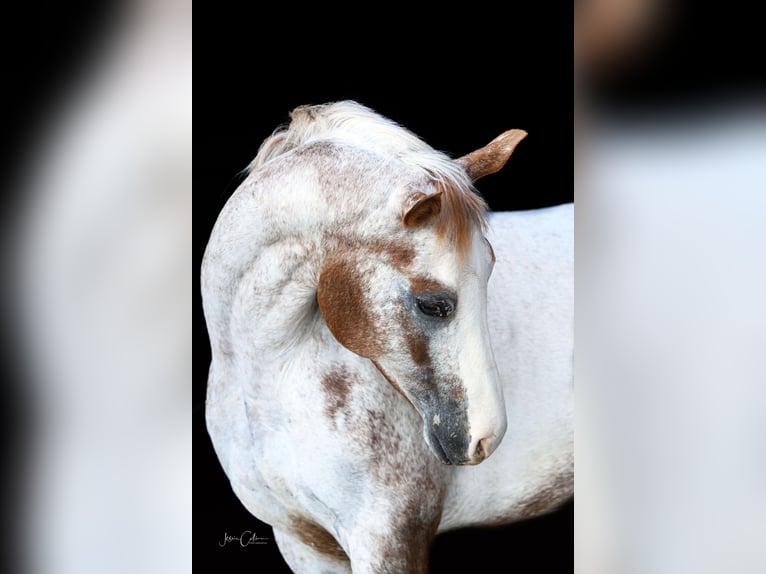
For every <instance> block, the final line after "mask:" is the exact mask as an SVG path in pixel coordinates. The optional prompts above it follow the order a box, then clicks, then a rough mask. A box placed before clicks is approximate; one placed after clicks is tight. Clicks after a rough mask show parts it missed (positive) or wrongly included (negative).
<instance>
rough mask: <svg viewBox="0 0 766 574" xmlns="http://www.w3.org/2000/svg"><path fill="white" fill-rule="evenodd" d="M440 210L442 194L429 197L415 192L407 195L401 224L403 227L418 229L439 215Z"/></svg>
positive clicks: (438, 193) (433, 194) (438, 192)
mask: <svg viewBox="0 0 766 574" xmlns="http://www.w3.org/2000/svg"><path fill="white" fill-rule="evenodd" d="M441 209H442V192H441V191H437V192H436V193H432V194H431V195H426V194H425V193H423V192H420V191H416V192H414V193H412V194H411V195H409V196H408V197H407V199H406V200H405V202H404V206H403V208H402V223H404V226H405V227H419V226H421V225H423V224H424V223H425V222H426V221H428V220H429V219H432V218H434V217H436V216H437V215H439V212H440V211H441Z"/></svg>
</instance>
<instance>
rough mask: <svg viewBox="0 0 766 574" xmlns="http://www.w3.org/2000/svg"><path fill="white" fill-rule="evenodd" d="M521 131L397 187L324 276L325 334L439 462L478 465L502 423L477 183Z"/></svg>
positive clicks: (489, 262)
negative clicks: (361, 361) (419, 429)
mask: <svg viewBox="0 0 766 574" xmlns="http://www.w3.org/2000/svg"><path fill="white" fill-rule="evenodd" d="M525 135H526V134H525V133H524V132H522V131H520V130H512V131H510V132H506V133H505V134H503V135H502V136H500V137H499V138H497V139H496V140H494V141H493V142H492V143H490V144H489V145H487V146H485V147H484V148H481V149H479V150H477V151H475V152H473V153H471V154H468V155H466V156H464V157H462V158H460V159H458V160H452V159H449V158H446V156H444V159H445V162H449V166H448V168H447V169H446V170H442V173H441V174H440V175H438V176H435V175H434V174H430V175H428V174H426V175H422V176H420V177H415V176H412V177H410V178H404V179H402V180H400V181H398V182H397V183H395V184H392V188H393V189H392V191H391V193H390V195H389V196H388V197H387V198H386V200H385V202H384V203H383V204H382V207H381V209H379V212H378V213H377V218H376V219H375V223H370V222H369V221H368V222H365V223H364V224H362V225H361V226H360V229H359V231H358V232H357V235H356V236H355V239H354V240H348V239H347V240H346V241H339V242H336V243H335V245H334V247H333V248H332V249H331V250H330V251H329V252H328V254H327V256H326V258H325V261H324V262H323V265H322V267H321V272H320V275H319V283H318V289H317V301H318V304H319V309H320V312H321V314H322V316H323V318H324V320H325V323H326V325H327V327H328V328H329V330H330V332H331V333H332V334H333V336H334V337H335V339H337V341H338V342H340V343H341V344H342V345H343V346H345V347H346V348H347V349H349V350H350V351H352V352H354V353H356V354H358V355H360V356H362V357H365V358H367V359H369V360H371V361H372V362H373V364H374V365H375V367H376V368H377V370H378V371H379V372H380V373H381V374H382V375H383V377H384V378H385V379H386V380H387V381H388V383H389V384H390V385H391V386H392V387H394V389H396V390H397V391H398V392H399V393H400V394H401V395H402V396H403V397H404V398H405V399H406V400H407V401H409V403H410V404H411V405H412V406H413V407H414V408H415V410H416V411H417V412H418V413H419V414H420V416H421V418H422V420H423V429H424V435H425V439H426V441H427V443H428V445H429V446H430V448H431V450H432V452H433V453H434V454H435V455H436V457H437V458H438V459H439V460H440V461H441V462H443V463H445V464H460V465H463V464H478V463H480V462H482V461H483V460H485V459H486V458H487V457H489V455H490V454H491V453H492V452H493V451H494V450H495V449H496V448H497V446H498V445H499V444H500V441H501V440H502V438H503V435H504V433H505V430H506V426H507V422H506V414H505V404H504V399H503V393H502V385H501V382H500V380H499V373H498V370H497V367H496V364H495V359H494V356H493V352H492V347H491V343H490V337H489V330H488V325H487V283H488V281H489V277H490V274H491V272H492V267H493V265H494V254H493V251H492V247H491V245H490V244H489V242H488V241H487V239H486V238H485V237H484V227H485V204H484V202H483V201H482V200H481V198H480V197H479V196H478V195H477V194H476V193H474V191H473V189H472V182H473V181H475V180H477V179H478V178H480V177H482V176H484V175H487V174H489V173H493V172H494V171H497V170H498V169H500V168H501V167H502V166H503V165H504V164H505V162H506V161H507V159H508V157H509V156H510V154H511V153H512V151H513V149H514V147H515V145H516V144H517V143H518V141H520V140H521V139H522V138H523V137H524V136H525ZM407 173H410V172H407Z"/></svg>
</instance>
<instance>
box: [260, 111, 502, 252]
mask: <svg viewBox="0 0 766 574" xmlns="http://www.w3.org/2000/svg"><path fill="white" fill-rule="evenodd" d="M290 120H291V121H290V122H289V124H286V125H283V126H281V127H279V128H278V129H277V130H276V131H275V132H274V133H273V134H272V135H271V136H269V137H268V138H266V140H265V141H264V142H263V143H262V144H261V147H260V148H259V150H258V153H257V155H256V156H255V159H253V161H252V162H251V163H250V166H249V168H248V170H249V171H250V172H252V171H254V170H256V169H258V168H259V167H261V166H262V165H264V164H265V163H267V162H269V161H270V160H272V159H274V158H275V157H278V156H280V155H282V154H285V153H287V152H289V151H291V150H293V149H295V148H298V147H300V146H303V145H306V144H308V143H312V142H315V141H319V140H329V139H332V140H335V141H343V142H347V143H351V144H354V145H356V146H359V147H361V148H365V149H369V150H371V151H374V152H378V153H381V154H384V155H387V156H392V157H395V158H397V159H399V160H400V161H402V162H404V163H406V164H408V165H410V166H413V167H415V168H417V169H419V170H421V171H422V172H423V173H425V174H427V175H428V176H429V177H430V178H431V180H432V181H433V182H434V184H435V185H436V187H437V189H438V190H439V191H441V192H442V206H441V212H440V214H439V216H438V218H437V219H436V231H437V233H438V234H439V236H441V237H445V238H447V239H448V240H449V241H450V242H451V243H452V245H453V246H454V247H455V248H456V249H457V250H458V251H459V252H460V253H461V254H462V253H465V251H466V250H467V249H468V246H469V245H470V241H471V232H472V229H473V228H475V227H478V228H479V229H481V230H482V232H484V231H486V218H485V215H486V211H487V205H486V203H485V202H484V200H483V199H482V198H481V196H480V195H479V194H478V193H477V192H476V190H475V188H474V186H473V182H472V181H471V179H470V178H469V177H468V175H467V174H466V173H465V170H464V169H463V168H462V167H461V166H460V165H458V163H457V162H455V161H454V160H453V159H451V158H450V157H449V156H448V155H446V154H445V153H443V152H440V151H437V150H435V149H433V148H432V147H431V146H429V145H428V144H427V143H425V142H424V141H423V140H422V139H420V138H419V137H418V136H416V135H415V134H413V133H412V132H411V131H409V130H408V129H406V128H404V127H402V126H401V125H399V124H397V123H396V122H394V121H392V120H390V119H388V118H385V117H383V116H381V115H380V114H378V113H376V112H374V111H373V110H371V109H370V108H368V107H366V106H363V105H361V104H359V103H357V102H354V101H350V100H347V101H341V102H334V103H329V104H321V105H310V106H300V107H298V108H296V109H294V110H293V111H292V112H291V113H290Z"/></svg>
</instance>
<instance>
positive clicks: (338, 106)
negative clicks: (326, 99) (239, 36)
mask: <svg viewBox="0 0 766 574" xmlns="http://www.w3.org/2000/svg"><path fill="white" fill-rule="evenodd" d="M525 135H526V133H525V132H523V131H521V130H510V131H507V132H505V133H503V134H501V135H500V136H499V137H498V138H496V139H495V140H493V141H492V142H490V143H489V144H488V145H486V146H484V147H483V148H480V149H478V150H476V151H474V152H472V153H469V154H467V155H465V156H463V157H461V158H458V159H452V158H450V157H449V156H448V155H446V154H444V153H442V152H439V151H437V150H434V149H433V148H432V147H430V146H429V145H428V144H426V143H425V142H424V141H423V140H421V139H420V138H418V137H417V136H416V135H414V134H413V133H412V132H410V131H409V130H407V129H406V128H404V127H402V126H400V125H398V124H397V123H395V122H394V121H392V120H390V119H388V118H385V117H383V116H381V115H379V114H377V113H376V112H374V111H373V110H371V109H369V108H367V107H365V106H363V105H361V104H359V103H357V102H354V101H341V102H333V103H329V104H322V105H312V106H301V107H299V108H297V109H295V110H293V111H292V113H291V121H290V123H289V124H288V125H286V126H283V127H281V128H278V129H277V131H275V132H274V133H273V134H272V135H271V136H270V137H268V138H267V139H266V140H265V141H264V142H263V143H262V145H261V147H260V149H259V150H258V153H257V155H256V157H255V159H254V160H253V161H252V163H251V164H250V166H249V170H248V173H247V175H246V177H245V179H244V180H243V181H242V183H241V184H240V185H239V187H238V188H237V190H236V191H235V192H234V194H233V195H232V197H231V198H230V199H229V200H228V202H227V203H226V205H225V206H224V208H223V209H222V211H221V212H220V214H219V216H218V219H217V220H216V223H215V225H214V227H213V230H212V232H211V235H210V239H209V242H208V245H207V247H206V250H205V254H204V258H203V262H202V267H201V288H202V296H203V310H204V314H205V320H206V324H207V327H208V333H209V338H210V344H211V356H212V360H211V364H210V370H209V377H208V390H207V399H206V423H207V428H208V433H209V435H210V437H211V440H212V443H213V446H214V449H215V451H216V455H217V457H218V459H219V461H220V463H221V466H222V468H223V470H224V472H225V473H226V475H227V477H228V478H229V481H230V484H231V487H232V489H233V491H234V493H235V494H236V496H237V497H238V498H239V500H240V501H241V502H242V504H243V505H244V507H245V508H246V509H247V510H248V511H249V512H250V513H252V514H253V515H254V516H256V517H257V518H258V519H260V520H261V521H264V522H266V523H268V524H270V525H271V526H272V528H273V530H274V538H275V540H276V543H277V545H278V547H279V549H280V552H281V553H282V556H283V557H284V559H285V561H286V562H287V564H288V565H289V566H290V568H291V569H292V570H293V571H295V572H297V573H314V572H332V573H335V572H339V573H340V572H346V573H347V572H351V571H353V572H354V573H355V574H358V573H397V574H400V573H402V572H413V573H423V572H427V568H428V552H429V546H430V543H431V541H432V540H433V539H434V537H435V536H436V535H437V534H438V533H440V532H444V531H447V530H451V529H457V528H462V527H468V526H487V525H500V524H507V523H510V522H514V521H517V520H523V519H526V518H530V517H533V516H537V515H540V514H543V513H546V512H549V511H552V510H554V509H555V508H557V507H558V506H560V505H561V504H562V503H563V502H565V501H567V500H568V499H569V498H570V497H571V496H572V492H573V436H572V435H573V432H572V429H573V389H572V385H573V383H572V369H573V356H572V352H573V269H572V264H573V261H572V260H573V254H572V243H573V207H572V205H571V204H567V205H561V206H555V207H551V208H545V209H540V210H531V211H525V212H507V213H494V214H488V213H487V211H488V210H487V206H486V204H485V202H484V201H483V199H482V198H481V197H480V196H479V195H478V193H477V192H476V189H475V186H474V183H475V181H476V180H478V179H479V178H481V177H483V176H485V175H488V174H490V173H494V172H496V171H497V170H499V169H501V168H502V167H503V165H504V164H505V163H506V161H507V160H508V158H509V156H510V155H511V153H512V152H513V150H514V148H515V147H516V145H517V144H518V142H519V141H521V139H523V137H524V136H525ZM491 274H492V280H491V281H490V275H491Z"/></svg>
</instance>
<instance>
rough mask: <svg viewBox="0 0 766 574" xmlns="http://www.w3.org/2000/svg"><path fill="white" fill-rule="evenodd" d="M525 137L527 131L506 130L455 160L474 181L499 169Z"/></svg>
mask: <svg viewBox="0 0 766 574" xmlns="http://www.w3.org/2000/svg"><path fill="white" fill-rule="evenodd" d="M525 137H527V132H525V131H524V130H508V131H507V132H504V133H502V134H500V135H499V136H497V137H496V138H495V139H493V140H492V141H491V142H489V143H488V144H487V145H485V146H484V147H483V148H479V149H477V150H476V151H472V152H471V153H469V154H466V155H464V156H463V157H461V158H458V159H456V160H455V161H457V162H458V163H459V164H460V165H462V166H463V169H465V171H466V173H467V174H468V177H470V178H471V180H473V181H476V180H477V179H480V178H482V177H484V176H485V175H489V174H491V173H495V172H496V171H500V169H502V167H503V166H504V165H505V162H507V161H508V158H509V157H511V154H512V153H513V150H514V149H516V145H517V144H518V143H519V142H520V141H521V140H523V139H524V138H525Z"/></svg>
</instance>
